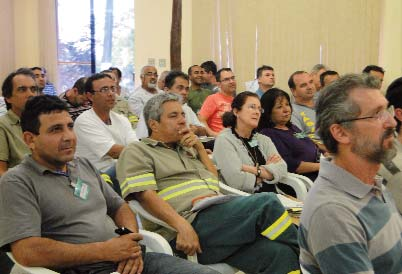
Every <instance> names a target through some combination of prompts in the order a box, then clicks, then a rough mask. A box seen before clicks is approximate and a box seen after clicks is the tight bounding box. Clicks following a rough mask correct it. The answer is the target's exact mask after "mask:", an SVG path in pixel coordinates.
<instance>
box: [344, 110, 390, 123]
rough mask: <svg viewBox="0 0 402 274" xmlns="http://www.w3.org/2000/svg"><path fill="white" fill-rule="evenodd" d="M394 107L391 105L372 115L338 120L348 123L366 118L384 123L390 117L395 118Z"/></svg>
mask: <svg viewBox="0 0 402 274" xmlns="http://www.w3.org/2000/svg"><path fill="white" fill-rule="evenodd" d="M394 115H395V113H394V108H393V107H392V106H391V107H389V108H388V109H383V110H381V111H379V112H377V113H376V114H374V115H372V116H365V117H357V118H351V119H344V120H340V121H338V124H342V123H346V122H353V121H358V120H366V119H375V120H377V121H381V122H382V123H384V122H386V121H387V120H388V119H390V118H392V119H393V118H394Z"/></svg>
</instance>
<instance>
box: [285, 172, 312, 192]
mask: <svg viewBox="0 0 402 274" xmlns="http://www.w3.org/2000/svg"><path fill="white" fill-rule="evenodd" d="M288 174H289V175H288V176H290V177H294V178H297V179H299V180H301V181H302V182H303V183H304V185H305V186H306V188H307V191H309V190H310V188H311V187H312V186H313V183H314V182H313V181H311V179H310V178H309V177H306V176H304V175H300V174H296V173H290V172H289V173H288Z"/></svg>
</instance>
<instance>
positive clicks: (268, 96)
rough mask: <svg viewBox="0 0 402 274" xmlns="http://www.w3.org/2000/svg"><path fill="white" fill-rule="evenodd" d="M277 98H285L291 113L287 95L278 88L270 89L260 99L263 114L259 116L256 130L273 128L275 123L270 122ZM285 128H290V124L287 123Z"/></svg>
mask: <svg viewBox="0 0 402 274" xmlns="http://www.w3.org/2000/svg"><path fill="white" fill-rule="evenodd" d="M278 98H286V100H288V102H289V106H290V109H291V111H293V108H292V104H291V103H290V96H289V94H288V93H287V92H285V91H283V90H281V89H279V88H271V89H270V90H269V91H268V92H265V93H264V95H263V96H262V97H261V107H262V108H263V109H264V113H262V114H261V118H260V121H259V123H258V130H261V129H263V128H273V127H275V123H274V122H273V121H272V109H273V108H274V106H275V103H276V99H278ZM286 126H288V127H291V126H292V123H291V122H290V121H289V122H288V123H287V124H286Z"/></svg>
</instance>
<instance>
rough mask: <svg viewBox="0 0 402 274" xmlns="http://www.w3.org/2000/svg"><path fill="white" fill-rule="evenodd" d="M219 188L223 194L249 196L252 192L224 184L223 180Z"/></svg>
mask: <svg viewBox="0 0 402 274" xmlns="http://www.w3.org/2000/svg"><path fill="white" fill-rule="evenodd" d="M219 188H220V190H221V192H222V193H223V194H233V195H239V196H249V195H250V193H247V192H244V191H241V190H238V189H236V188H233V187H230V186H228V185H227V184H224V183H222V182H219Z"/></svg>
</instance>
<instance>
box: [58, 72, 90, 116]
mask: <svg viewBox="0 0 402 274" xmlns="http://www.w3.org/2000/svg"><path fill="white" fill-rule="evenodd" d="M86 80H87V77H81V78H80V79H78V80H77V81H76V82H75V83H74V86H73V87H72V88H71V89H69V90H67V91H65V92H63V93H60V95H59V98H60V99H61V100H62V101H63V102H64V103H66V105H67V108H68V113H69V114H70V116H71V119H73V121H75V119H77V117H78V116H79V115H80V114H81V113H83V112H84V111H86V110H88V109H90V108H91V102H90V101H89V100H88V97H87V94H86V92H85V81H86Z"/></svg>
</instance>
